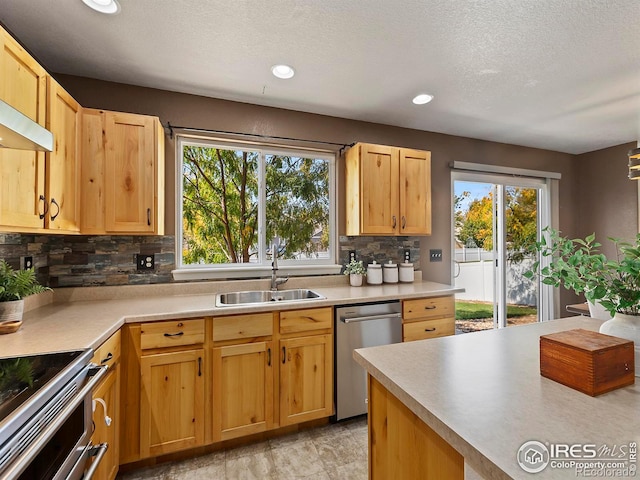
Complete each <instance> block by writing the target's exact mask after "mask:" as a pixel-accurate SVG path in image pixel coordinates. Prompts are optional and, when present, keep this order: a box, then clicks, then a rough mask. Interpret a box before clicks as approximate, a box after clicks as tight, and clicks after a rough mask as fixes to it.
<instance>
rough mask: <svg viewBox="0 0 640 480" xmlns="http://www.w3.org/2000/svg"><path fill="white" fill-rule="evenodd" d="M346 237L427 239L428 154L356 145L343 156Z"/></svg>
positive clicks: (429, 207) (429, 200) (429, 191)
mask: <svg viewBox="0 0 640 480" xmlns="http://www.w3.org/2000/svg"><path fill="white" fill-rule="evenodd" d="M345 165H346V205H347V218H346V225H347V229H346V233H347V235H430V234H431V154H430V152H423V151H419V150H410V149H406V148H397V147H389V146H384V145H371V144H364V143H358V144H356V145H354V146H353V147H352V148H350V149H349V150H348V151H347V153H346V156H345Z"/></svg>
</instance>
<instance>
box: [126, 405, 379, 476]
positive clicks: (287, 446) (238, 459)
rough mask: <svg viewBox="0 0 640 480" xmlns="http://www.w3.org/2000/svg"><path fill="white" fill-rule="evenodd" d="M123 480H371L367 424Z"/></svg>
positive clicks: (330, 428)
mask: <svg viewBox="0 0 640 480" xmlns="http://www.w3.org/2000/svg"><path fill="white" fill-rule="evenodd" d="M118 478H119V479H122V480H200V479H202V480H218V479H220V480H250V479H259V480H267V479H269V480H289V479H310V480H311V479H313V480H326V479H340V480H346V479H348V480H360V479H362V480H366V478H367V420H366V417H359V418H357V419H353V420H347V421H344V422H340V423H336V424H330V425H327V426H324V427H320V428H314V429H309V430H304V431H302V432H297V433H293V434H291V435H286V436H283V437H278V438H274V439H270V440H265V441H263V442H259V443H255V444H252V445H247V446H243V447H239V448H234V449H230V450H225V451H219V452H215V453H212V454H209V455H205V456H202V457H197V458H193V459H189V460H184V461H181V462H175V463H167V464H163V465H159V466H156V467H153V468H145V469H142V470H136V471H133V472H128V473H126V474H124V475H120V476H119V477H118Z"/></svg>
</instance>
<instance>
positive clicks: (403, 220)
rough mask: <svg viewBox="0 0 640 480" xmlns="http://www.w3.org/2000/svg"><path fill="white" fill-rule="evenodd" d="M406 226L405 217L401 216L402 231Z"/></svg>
mask: <svg viewBox="0 0 640 480" xmlns="http://www.w3.org/2000/svg"><path fill="white" fill-rule="evenodd" d="M406 226H407V217H405V216H404V215H402V229H403V230H404V227H406Z"/></svg>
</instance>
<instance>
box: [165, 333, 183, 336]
mask: <svg viewBox="0 0 640 480" xmlns="http://www.w3.org/2000/svg"><path fill="white" fill-rule="evenodd" d="M182 335H184V332H178V333H165V334H164V336H165V337H181V336H182Z"/></svg>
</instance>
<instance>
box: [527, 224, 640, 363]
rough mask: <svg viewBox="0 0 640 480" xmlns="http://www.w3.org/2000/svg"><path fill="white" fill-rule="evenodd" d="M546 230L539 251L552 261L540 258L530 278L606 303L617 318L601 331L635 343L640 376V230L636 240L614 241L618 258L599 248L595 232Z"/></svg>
mask: <svg viewBox="0 0 640 480" xmlns="http://www.w3.org/2000/svg"><path fill="white" fill-rule="evenodd" d="M544 233H546V234H547V238H545V236H543V238H542V240H541V241H540V242H537V243H536V245H535V247H534V250H536V251H537V252H539V253H540V255H541V258H543V259H544V258H546V259H548V262H545V263H548V264H547V265H545V266H543V267H542V268H540V262H539V261H538V262H535V263H534V264H533V266H532V268H531V270H530V271H528V272H526V273H525V277H527V278H529V279H532V278H534V277H540V279H541V280H542V283H544V284H546V285H552V286H554V287H558V286H560V285H562V286H563V287H565V288H566V289H568V290H573V291H574V292H575V293H577V294H584V296H585V298H586V299H587V300H588V301H589V302H591V303H593V304H597V303H599V304H600V305H602V307H604V309H605V310H606V311H608V312H609V313H610V314H611V315H612V316H613V318H612V319H611V320H608V321H606V322H604V323H603V324H602V326H601V327H600V332H601V333H605V334H608V335H613V336H616V337H622V338H626V339H629V340H633V341H634V343H635V350H636V352H635V358H636V366H635V371H636V376H640V234H638V235H636V238H635V242H634V243H629V242H623V241H621V240H619V239H614V238H612V239H610V240H611V241H613V242H614V243H615V245H616V250H617V257H616V259H615V260H610V259H607V257H606V256H605V255H604V254H602V253H601V252H600V251H599V250H598V249H599V248H600V247H601V246H602V245H601V244H600V243H598V242H596V239H595V235H594V234H592V235H589V236H587V237H585V238H584V239H580V238H577V239H569V238H565V237H562V236H560V233H559V232H558V231H557V230H554V229H550V228H549V229H545V231H544Z"/></svg>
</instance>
